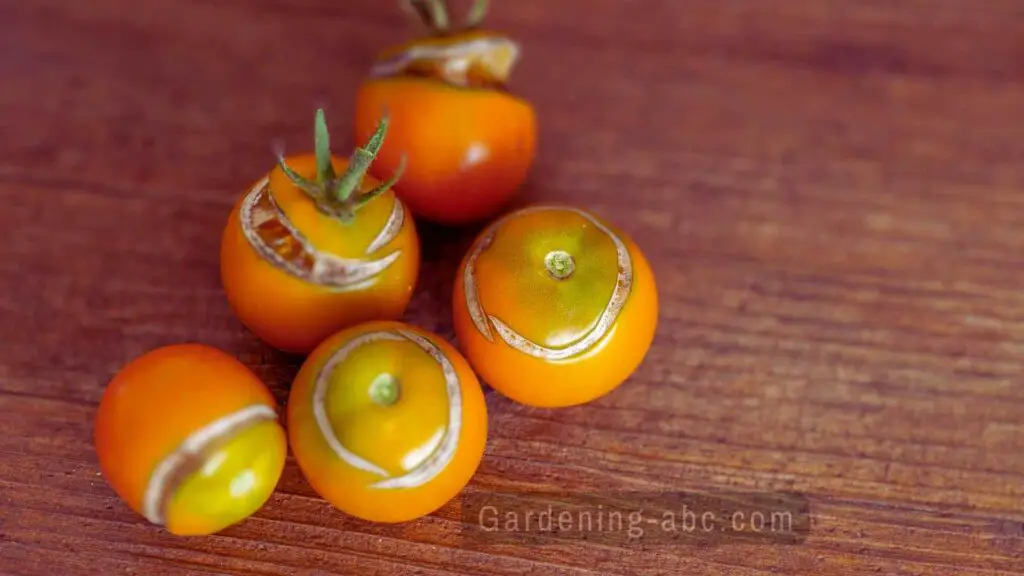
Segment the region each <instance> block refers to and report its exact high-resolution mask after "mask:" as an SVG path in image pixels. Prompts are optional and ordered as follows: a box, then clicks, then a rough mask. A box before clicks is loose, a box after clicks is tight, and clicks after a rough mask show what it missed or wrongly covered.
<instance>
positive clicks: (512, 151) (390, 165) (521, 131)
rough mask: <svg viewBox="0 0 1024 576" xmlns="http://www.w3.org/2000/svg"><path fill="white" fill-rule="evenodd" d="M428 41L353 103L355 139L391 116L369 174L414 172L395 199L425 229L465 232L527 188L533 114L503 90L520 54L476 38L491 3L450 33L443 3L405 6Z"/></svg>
mask: <svg viewBox="0 0 1024 576" xmlns="http://www.w3.org/2000/svg"><path fill="white" fill-rule="evenodd" d="M408 4H409V5H411V6H412V7H414V8H415V9H416V11H417V12H418V13H419V14H420V16H421V17H422V18H423V20H424V22H425V23H426V24H427V25H428V27H429V28H430V30H431V31H432V33H431V34H429V35H427V36H425V37H422V38H418V39H415V40H413V41H411V42H408V43H406V44H402V45H398V46H394V47H391V48H388V49H387V50H384V51H383V52H382V53H381V54H380V55H379V56H378V58H377V60H376V61H375V63H374V64H373V66H372V68H371V70H370V73H369V78H367V79H366V80H365V81H364V82H363V83H362V85H361V86H360V87H359V91H358V94H357V99H356V119H355V134H356V138H357V139H359V140H362V139H364V138H366V137H367V136H368V135H369V134H370V133H371V132H372V131H373V125H374V119H375V118H376V117H377V115H378V114H380V113H381V112H382V110H387V111H388V113H389V114H391V115H392V117H393V119H394V127H393V129H392V134H391V136H390V137H389V138H388V141H387V142H385V143H384V146H383V148H382V149H381V152H380V156H379V157H378V162H377V163H376V164H375V165H374V167H373V168H371V173H374V174H378V175H380V174H385V173H387V172H389V171H392V170H394V169H395V168H396V167H397V166H398V165H399V163H400V161H401V158H402V155H403V154H404V155H406V156H407V157H408V167H407V170H406V172H405V176H404V177H403V178H402V180H401V182H399V183H398V184H396V186H395V190H396V192H397V193H398V195H399V196H400V197H401V198H402V200H404V201H405V202H406V203H407V204H408V205H409V207H410V208H411V209H412V211H413V212H414V213H415V214H416V215H417V216H418V217H421V218H423V219H426V220H430V221H433V222H438V223H441V224H452V225H461V224H468V223H471V222H475V221H481V220H485V219H488V218H491V217H493V216H495V215H496V214H497V213H498V212H499V211H500V210H502V209H503V207H505V206H506V205H507V204H508V203H509V202H510V201H511V199H512V197H513V196H514V195H515V193H516V192H517V191H518V189H519V188H520V187H521V186H522V185H523V183H524V181H525V180H526V178H527V176H528V173H529V171H530V167H531V165H532V164H533V160H534V153H535V152H534V150H535V147H536V138H537V136H536V130H537V128H536V118H535V113H534V109H533V106H532V105H531V104H530V103H529V102H528V101H526V100H525V99H523V98H522V97H520V96H517V95H515V94H514V93H512V92H511V91H509V90H508V89H507V86H506V84H507V82H508V79H509V77H510V76H511V73H512V70H513V68H514V67H515V65H516V63H517V62H518V59H519V54H520V47H519V45H518V43H517V42H516V41H514V40H513V39H512V38H509V37H508V36H506V35H504V34H500V33H498V32H494V31H486V30H482V29H478V25H479V23H480V22H481V21H482V20H483V16H484V13H485V10H484V8H485V7H486V4H487V3H486V2H477V5H476V7H475V9H474V10H473V12H472V13H471V15H470V16H469V17H468V18H467V20H466V23H465V26H464V27H463V28H460V29H455V28H454V27H453V26H452V23H451V21H450V16H449V10H448V8H447V6H446V2H444V1H442V0H412V1H411V2H408Z"/></svg>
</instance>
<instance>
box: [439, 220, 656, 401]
mask: <svg viewBox="0 0 1024 576" xmlns="http://www.w3.org/2000/svg"><path fill="white" fill-rule="evenodd" d="M452 307H453V313H454V324H455V332H456V335H457V338H458V341H459V345H460V348H461V349H462V351H463V353H464V354H465V355H466V358H467V359H468V360H469V362H470V363H471V364H472V366H473V368H474V369H475V370H476V372H477V373H478V374H479V375H480V376H481V378H482V379H483V381H484V382H486V383H487V384H489V385H491V386H492V387H493V388H495V389H496V390H498V391H499V392H501V393H502V394H504V395H505V396H508V397H509V398H511V399H513V400H516V401H518V402H521V403H523V404H529V405H533V406H540V407H561V406H572V405H577V404H582V403H585V402H589V401H591V400H595V399H597V398H599V397H601V396H604V395H605V394H607V393H609V392H611V391H612V390H613V389H615V388H616V387H618V386H619V385H620V384H622V383H623V381H625V380H626V379H627V378H628V377H629V376H630V375H631V374H632V373H633V372H634V371H635V370H636V368H637V367H638V366H639V365H640V363H641V362H642V360H643V358H644V357H645V356H646V354H647V350H648V349H649V347H650V345H651V343H652V341H653V339H654V334H655V330H656V327H657V321H658V296H657V290H656V287H655V282H654V274H653V272H652V271H651V267H650V265H649V264H648V262H647V260H646V258H645V257H644V255H643V253H642V252H641V251H640V248H639V247H638V246H637V245H636V244H635V243H633V241H632V240H631V239H630V238H629V237H627V236H626V235H625V234H623V233H622V232H620V231H617V230H616V229H615V228H613V227H612V226H611V225H610V224H608V223H607V222H605V221H603V220H602V219H600V218H598V217H597V216H595V215H593V214H591V213H589V212H587V211H584V210H580V209H578V208H573V207H569V206H534V207H529V208H524V209H521V210H518V211H516V212H512V213H510V214H508V215H506V216H504V217H502V218H501V219H499V220H497V221H496V222H494V223H492V224H491V225H490V226H489V227H488V228H486V229H485V230H484V231H483V232H481V233H480V235H479V236H478V237H477V238H476V240H475V241H474V243H473V245H472V247H471V248H470V250H469V252H468V253H467V254H466V256H465V258H464V259H463V261H462V264H461V265H460V268H459V272H458V277H457V279H456V283H455V290H454V294H453V302H452Z"/></svg>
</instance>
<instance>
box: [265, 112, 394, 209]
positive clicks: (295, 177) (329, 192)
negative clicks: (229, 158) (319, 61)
mask: <svg viewBox="0 0 1024 576" xmlns="http://www.w3.org/2000/svg"><path fill="white" fill-rule="evenodd" d="M388 123H389V118H388V116H387V114H385V115H384V116H383V117H382V118H381V119H380V121H379V122H378V124H377V129H376V130H375V131H374V133H373V135H371V136H370V138H369V140H367V142H366V144H365V145H364V146H361V147H357V148H356V149H355V151H354V152H353V153H352V156H351V158H350V159H349V162H348V166H347V167H346V169H345V171H344V172H342V173H341V174H337V173H336V172H335V170H334V165H333V164H332V162H331V159H332V153H331V141H330V133H329V131H328V130H327V121H326V118H325V116H324V111H323V109H318V110H317V111H316V122H315V127H314V142H315V150H316V168H317V170H316V175H315V177H314V179H312V180H310V179H309V178H306V177H305V176H303V175H301V174H299V173H298V172H296V171H295V170H294V169H292V168H291V167H290V166H288V163H287V160H286V159H285V157H284V154H283V153H282V152H278V154H277V157H278V166H280V168H281V171H282V172H284V174H285V175H286V176H287V177H288V179H289V180H291V181H292V183H293V184H294V185H295V186H296V187H297V188H299V189H300V190H302V191H303V192H305V193H306V195H308V196H309V197H310V199H311V200H313V202H315V203H316V206H317V208H318V209H319V210H320V211H321V212H323V213H324V214H326V215H328V216H331V217H334V218H337V219H338V220H341V221H342V222H346V223H348V222H352V221H353V220H354V219H355V214H356V212H357V211H358V210H359V209H360V208H362V207H363V206H366V205H367V204H369V203H370V202H371V201H372V200H374V199H375V198H377V197H378V196H380V195H381V194H383V193H384V192H387V191H388V190H389V189H390V188H391V187H392V186H394V185H395V184H396V183H397V182H398V180H399V179H401V177H402V173H403V172H404V171H405V166H406V157H405V155H404V154H403V155H402V157H401V159H400V160H399V165H398V168H397V169H396V170H395V171H394V173H393V174H392V175H391V178H389V179H388V180H387V181H385V182H383V183H381V184H380V185H379V186H376V187H374V188H373V189H372V190H369V191H367V192H362V193H357V190H359V189H360V188H361V187H362V184H363V179H364V178H365V176H366V173H367V171H368V170H369V168H370V165H371V164H373V161H374V160H376V158H377V154H378V153H379V152H380V149H381V147H382V146H383V145H384V138H385V136H386V135H387V131H388Z"/></svg>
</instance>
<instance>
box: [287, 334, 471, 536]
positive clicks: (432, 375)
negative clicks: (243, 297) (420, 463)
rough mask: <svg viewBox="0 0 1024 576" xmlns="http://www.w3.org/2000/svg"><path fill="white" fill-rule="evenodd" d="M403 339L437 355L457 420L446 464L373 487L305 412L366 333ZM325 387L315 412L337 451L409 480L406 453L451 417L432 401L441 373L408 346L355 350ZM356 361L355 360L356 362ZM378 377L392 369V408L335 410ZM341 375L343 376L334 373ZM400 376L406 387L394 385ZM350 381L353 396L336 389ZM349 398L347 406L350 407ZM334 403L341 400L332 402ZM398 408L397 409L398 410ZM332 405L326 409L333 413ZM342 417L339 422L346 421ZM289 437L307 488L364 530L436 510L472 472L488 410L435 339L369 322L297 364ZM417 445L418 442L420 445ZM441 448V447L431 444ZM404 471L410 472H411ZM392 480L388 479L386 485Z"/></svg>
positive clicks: (461, 364)
mask: <svg viewBox="0 0 1024 576" xmlns="http://www.w3.org/2000/svg"><path fill="white" fill-rule="evenodd" d="M382 332H383V333H387V334H397V333H400V332H405V333H412V334H414V335H416V336H418V337H420V338H423V339H425V340H426V341H428V342H429V343H430V344H432V345H434V346H436V347H437V350H439V351H440V353H441V354H443V355H444V357H446V358H447V359H448V360H449V361H450V362H451V365H452V368H453V370H454V374H456V375H457V378H458V389H459V390H460V393H461V419H460V420H459V427H458V433H457V436H454V438H457V441H456V442H455V443H454V444H453V446H454V454H453V456H452V457H451V460H450V461H449V462H448V464H447V465H446V466H444V467H443V469H441V470H440V471H438V472H436V475H434V476H432V477H431V478H430V479H429V480H428V481H426V482H425V483H423V484H421V485H419V486H415V487H399V488H394V487H391V488H381V487H375V486H374V483H376V482H378V481H381V480H382V476H381V475H379V474H375V473H373V472H369V471H367V470H365V469H359V468H357V467H355V466H353V465H351V464H350V463H347V462H346V461H344V460H342V459H341V457H339V456H338V454H337V453H336V452H335V451H334V449H333V448H332V446H331V445H330V444H329V441H328V440H327V438H326V436H325V435H324V433H323V432H322V431H321V428H320V427H319V426H318V424H317V420H316V414H315V409H314V398H315V391H316V388H317V383H316V380H317V375H318V373H319V372H320V371H321V369H323V368H324V366H325V364H326V363H328V362H330V361H331V358H332V357H334V356H335V355H336V354H338V352H339V350H341V349H343V347H344V346H346V345H347V344H351V343H353V342H355V341H357V340H358V339H359V338H361V337H366V336H367V335H373V334H379V333H382ZM349 354H350V355H349V356H348V359H347V360H344V361H343V362H342V363H341V364H340V365H339V366H340V367H338V368H337V370H338V371H339V372H336V373H333V374H334V375H333V376H331V377H332V378H335V381H333V382H332V383H330V384H328V385H327V388H326V390H327V392H326V394H327V396H325V403H324V406H325V408H324V410H326V411H328V413H329V414H335V413H334V412H331V411H332V410H338V412H337V414H338V415H336V416H329V418H331V420H330V426H331V427H332V430H333V432H332V434H334V435H336V437H337V438H346V439H347V440H339V442H341V443H344V442H349V444H350V445H349V444H346V445H345V448H346V449H348V450H351V451H352V452H353V453H354V454H356V455H357V456H359V457H361V458H365V459H366V460H368V461H370V462H373V463H374V465H380V466H388V465H389V463H390V464H391V465H392V467H393V468H394V469H399V468H398V467H397V466H398V465H397V464H396V463H397V462H402V463H403V464H405V468H400V469H399V472H397V475H401V474H406V473H415V471H416V470H417V468H415V467H412V468H410V466H414V465H413V464H409V463H407V462H406V459H408V458H409V457H410V456H411V455H412V454H413V452H415V450H413V451H409V450H408V449H409V447H410V446H417V445H420V443H419V440H422V439H424V438H428V437H430V436H431V435H432V432H435V431H436V429H437V425H438V423H439V422H447V424H445V426H446V427H445V428H444V430H447V431H450V430H451V426H452V421H450V420H445V419H444V417H443V416H444V415H443V414H442V413H441V412H439V411H440V410H443V409H450V407H451V405H450V404H448V400H445V399H444V398H443V397H438V396H437V394H438V393H439V390H441V389H439V388H438V386H440V385H441V384H440V383H441V382H443V377H442V376H443V375H442V372H441V368H440V366H439V365H438V364H437V362H436V361H435V360H434V359H433V358H430V357H429V356H427V355H426V354H425V353H423V352H422V351H421V350H420V349H419V348H416V347H415V345H414V344H412V343H411V342H409V341H408V340H399V341H386V342H384V343H380V342H378V343H363V344H359V345H356V347H355V348H354V349H353V350H352V351H350V352H349ZM356 355H360V356H359V357H358V358H357V357H356ZM381 370H392V371H393V372H395V373H396V374H397V377H398V380H399V381H400V382H402V383H401V384H400V386H402V387H403V388H402V392H401V393H400V395H399V400H398V401H397V402H396V403H395V404H394V405H392V406H387V407H379V406H373V405H366V406H360V407H359V408H358V409H348V410H347V411H345V410H341V409H339V408H337V405H338V404H339V403H341V402H357V403H358V402H359V401H360V400H359V398H361V397H362V396H361V395H362V391H363V390H364V389H363V388H360V387H359V386H362V384H359V383H360V382H362V383H363V384H365V382H367V381H370V380H372V378H373V377H374V376H376V375H379V374H378V373H379V371H381ZM340 371H344V372H340ZM403 377H405V378H406V380H404V381H403V380H402V379H403ZM348 383H355V384H353V386H355V387H356V388H355V389H354V390H355V392H353V391H352V389H349V388H344V387H346V386H348ZM353 398H355V400H352V399H353ZM339 399H340V400H339ZM403 402H404V403H403ZM332 406H334V407H332ZM346 415H347V416H346ZM288 422H289V428H288V435H289V442H290V445H291V446H292V450H293V452H294V454H295V460H296V462H297V463H298V465H299V468H300V470H301V471H302V473H303V475H304V476H305V478H306V479H307V481H308V482H309V483H310V485H311V486H312V487H313V489H314V490H315V491H316V492H317V493H318V494H320V495H321V496H322V497H323V498H324V499H326V500H327V501H328V502H329V503H330V504H331V505H332V506H334V507H335V508H337V509H338V510H340V511H342V512H344V513H347V514H350V515H352V516H355V517H357V518H361V519H364V520H368V521H373V522H384V523H397V522H406V521H410V520H414V519H417V518H420V517H422V516H425V515H428V514H430V513H432V512H434V511H436V510H437V509H439V508H441V507H442V506H444V505H445V504H446V503H448V502H449V501H450V500H452V499H453V498H454V497H456V496H457V495H458V493H459V492H460V491H461V490H462V489H463V488H464V487H465V486H466V484H467V483H468V482H469V481H470V479H471V478H472V476H473V475H474V474H475V472H476V470H477V468H478V466H479V464H480V462H481V460H482V458H483V453H484V447H485V444H486V439H487V408H486V404H485V402H484V397H483V392H482V389H481V387H480V384H479V382H478V381H477V379H476V376H475V375H474V373H473V371H472V370H471V369H470V367H469V364H468V363H467V362H466V360H465V359H464V358H463V357H462V356H461V355H460V354H459V352H458V351H457V350H456V349H455V348H454V347H453V346H452V345H450V344H449V343H447V342H446V341H444V340H443V339H442V338H440V337H439V336H436V335H434V334H431V333H429V332H427V331H424V330H422V329H419V328H417V327H414V326H410V325H407V324H403V323H400V322H392V321H377V322H369V323H365V324H361V325H359V326H356V327H353V328H349V329H346V330H343V331H341V332H339V333H337V334H335V335H334V336H332V337H331V338H329V339H327V340H325V341H324V342H323V343H322V344H321V345H320V346H319V347H317V349H316V350H314V351H313V353H312V354H311V355H310V356H309V357H308V358H307V360H306V362H305V363H304V364H303V366H302V368H301V369H300V371H299V373H298V375H297V376H296V378H295V381H294V383H293V385H292V389H291V393H290V396H289V400H288ZM423 445H426V444H423ZM438 446H440V445H438ZM440 450H441V448H440V447H438V448H436V450H435V452H432V453H431V454H436V453H437V451H440ZM410 470H411V471H412V472H410ZM393 477H394V475H393V476H391V477H389V478H388V479H389V480H390V479H391V478H393Z"/></svg>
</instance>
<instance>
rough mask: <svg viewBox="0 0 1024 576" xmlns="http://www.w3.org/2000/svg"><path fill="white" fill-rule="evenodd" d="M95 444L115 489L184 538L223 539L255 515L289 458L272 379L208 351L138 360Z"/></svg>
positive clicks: (114, 390)
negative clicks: (219, 535) (220, 536)
mask: <svg viewBox="0 0 1024 576" xmlns="http://www.w3.org/2000/svg"><path fill="white" fill-rule="evenodd" d="M94 441H95V444H96V452H97V455H98V457H99V463H100V470H101V471H102V473H103V476H104V477H105V478H106V480H107V481H108V483H109V484H110V486H111V487H112V488H113V490H114V492H116V493H117V495H118V496H119V497H120V498H122V499H123V500H125V502H127V504H128V505H129V506H130V507H131V508H132V509H133V510H135V511H136V512H137V513H139V514H141V515H142V516H143V517H145V518H146V519H147V520H149V521H150V522H152V523H153V524H156V525H161V526H164V527H166V529H167V530H168V531H169V532H171V533H172V534H176V535H180V536H195V535H207V534H212V533H215V532H219V531H220V530H223V529H224V528H227V527H228V526H231V525H233V524H235V523H238V522H240V521H242V520H244V519H245V518H247V517H249V516H250V515H252V514H253V513H255V512H256V511H257V510H258V509H259V508H261V507H262V506H263V505H264V504H265V503H266V501H267V500H268V499H269V498H270V495H271V493H272V492H273V490H274V488H275V487H276V486H277V482H278V480H279V479H280V476H281V472H282V470H283V469H284V463H285V456H286V453H287V437H286V435H285V431H284V428H283V427H282V426H281V425H280V423H279V422H278V417H277V404H276V403H275V402H274V397H273V396H272V395H271V394H270V391H269V390H267V388H266V386H265V385H264V384H263V382H261V381H260V379H259V378H258V377H257V376H256V375H255V374H254V373H253V372H252V371H250V370H249V369H248V368H247V367H246V366H245V365H243V364H242V363H241V362H239V361H238V360H236V359H235V358H233V357H231V356H229V355H227V354H226V353H224V352H222V351H220V350H218V349H216V348H211V347H209V346H205V345H202V344H176V345H171V346H165V347H161V348H157V349H155V350H152V351H150V352H148V353H146V354H143V355H142V356H140V357H138V358H136V359H134V360H133V361H131V362H129V363H128V364H127V365H126V366H125V367H124V368H123V369H122V370H121V372H119V373H118V374H117V375H116V376H115V377H114V378H113V380H111V382H110V383H109V385H108V386H107V389H106V391H105V393H104V395H103V399H102V401H101V402H100V406H99V410H98V412H97V415H96V425H95V436H94Z"/></svg>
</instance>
